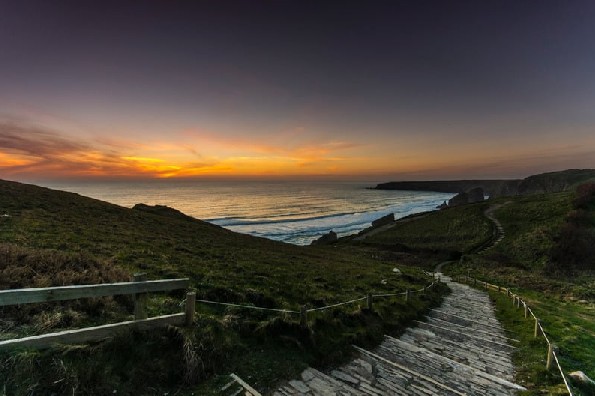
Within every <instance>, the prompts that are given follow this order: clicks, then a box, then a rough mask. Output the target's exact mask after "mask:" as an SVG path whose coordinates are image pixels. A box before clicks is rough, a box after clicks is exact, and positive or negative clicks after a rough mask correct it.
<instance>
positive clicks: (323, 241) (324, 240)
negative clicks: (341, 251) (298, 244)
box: [311, 230, 338, 245]
mask: <svg viewBox="0 0 595 396" xmlns="http://www.w3.org/2000/svg"><path fill="white" fill-rule="evenodd" d="M337 239H338V238H337V233H336V232H335V231H332V230H331V231H329V233H328V234H324V235H323V236H321V237H320V238H318V239H316V240H314V241H312V243H311V245H328V244H331V243H333V242H337Z"/></svg>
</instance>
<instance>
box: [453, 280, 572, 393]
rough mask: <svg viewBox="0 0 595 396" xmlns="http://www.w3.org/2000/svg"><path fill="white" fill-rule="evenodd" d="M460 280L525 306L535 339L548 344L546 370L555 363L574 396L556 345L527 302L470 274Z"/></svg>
mask: <svg viewBox="0 0 595 396" xmlns="http://www.w3.org/2000/svg"><path fill="white" fill-rule="evenodd" d="M459 280H460V281H465V280H466V281H468V282H469V283H471V281H473V284H474V285H477V283H478V282H480V283H483V285H484V287H485V288H486V289H488V288H490V287H491V288H493V289H497V290H498V291H499V292H502V293H506V294H507V296H509V297H511V298H512V303H513V305H514V306H516V307H518V308H520V306H521V304H523V307H524V309H525V317H527V316H528V314H530V315H531V316H532V317H533V319H534V320H535V330H534V337H535V338H537V337H538V336H539V333H541V335H542V336H543V338H544V339H545V342H546V343H547V346H548V352H547V361H546V369H547V370H550V369H551V366H552V362H555V364H556V366H557V367H558V371H559V372H560V375H561V376H562V380H563V381H564V385H565V386H566V390H567V391H568V394H569V395H570V396H573V393H572V389H571V387H570V384H569V383H568V379H567V378H566V375H565V374H564V370H562V366H561V365H560V361H559V360H558V356H557V354H556V348H555V345H554V344H553V343H552V342H551V341H550V339H549V338H548V336H547V334H546V332H545V329H544V328H543V326H542V325H541V320H540V319H539V318H538V317H537V316H536V315H535V313H534V312H533V310H532V309H531V308H530V307H529V305H527V302H526V301H525V300H523V299H522V298H521V297H520V296H518V295H517V294H514V293H513V292H511V291H510V289H509V288H505V287H501V286H498V285H494V284H491V283H488V282H485V281H480V280H479V279H477V278H472V277H471V276H470V275H469V274H467V276H464V275H461V276H460V278H459Z"/></svg>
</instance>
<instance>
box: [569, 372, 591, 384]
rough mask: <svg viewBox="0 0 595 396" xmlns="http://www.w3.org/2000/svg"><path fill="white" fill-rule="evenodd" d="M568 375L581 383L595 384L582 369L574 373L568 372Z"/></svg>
mask: <svg viewBox="0 0 595 396" xmlns="http://www.w3.org/2000/svg"><path fill="white" fill-rule="evenodd" d="M568 376H569V377H570V378H572V379H573V380H574V381H576V382H578V383H579V384H585V385H595V381H593V380H592V379H591V378H589V377H587V374H585V373H583V372H582V371H573V372H572V373H570V374H568Z"/></svg>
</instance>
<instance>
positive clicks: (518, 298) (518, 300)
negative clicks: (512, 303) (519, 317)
mask: <svg viewBox="0 0 595 396" xmlns="http://www.w3.org/2000/svg"><path fill="white" fill-rule="evenodd" d="M516 307H517V308H520V307H521V298H520V297H518V296H517V298H516Z"/></svg>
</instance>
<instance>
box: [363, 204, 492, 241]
mask: <svg viewBox="0 0 595 396" xmlns="http://www.w3.org/2000/svg"><path fill="white" fill-rule="evenodd" d="M486 208H487V203H480V204H473V205H464V206H458V207H453V208H448V209H444V210H440V211H436V212H431V213H429V214H428V215H426V216H416V217H413V218H411V219H406V220H403V221H400V222H397V224H396V225H395V226H394V227H391V228H390V229H388V230H386V231H384V232H380V233H377V234H375V235H372V236H370V237H368V238H366V239H365V240H364V241H365V243H366V244H374V245H382V246H402V247H404V248H406V249H412V250H429V251H441V252H466V251H469V250H472V249H474V248H475V247H477V246H479V245H481V244H482V243H483V242H485V241H486V239H488V238H489V237H490V236H491V233H492V225H491V222H490V221H488V220H487V219H486V218H485V216H483V211H484V210H485V209H486Z"/></svg>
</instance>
